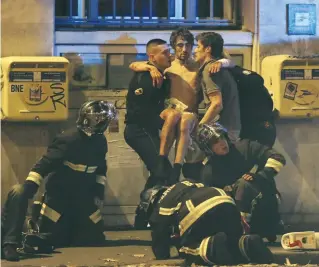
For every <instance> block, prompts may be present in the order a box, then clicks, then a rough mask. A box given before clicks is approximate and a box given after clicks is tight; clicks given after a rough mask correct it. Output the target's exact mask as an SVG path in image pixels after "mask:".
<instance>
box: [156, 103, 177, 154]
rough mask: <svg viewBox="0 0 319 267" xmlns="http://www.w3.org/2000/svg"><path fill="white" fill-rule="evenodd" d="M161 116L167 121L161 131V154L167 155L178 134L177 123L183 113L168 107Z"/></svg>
mask: <svg viewBox="0 0 319 267" xmlns="http://www.w3.org/2000/svg"><path fill="white" fill-rule="evenodd" d="M160 116H161V118H162V119H163V120H164V121H165V122H164V125H163V128H162V132H161V144H160V151H159V154H160V156H166V157H167V156H168V154H169V152H170V150H171V148H172V145H173V142H174V139H175V136H176V125H177V123H178V122H179V120H180V118H181V114H180V113H179V112H178V111H176V110H175V109H172V108H168V109H165V110H163V111H162V113H161V115H160Z"/></svg>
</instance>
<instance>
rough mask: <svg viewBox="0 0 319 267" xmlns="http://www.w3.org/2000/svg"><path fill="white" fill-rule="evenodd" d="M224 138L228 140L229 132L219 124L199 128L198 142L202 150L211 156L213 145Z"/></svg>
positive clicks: (204, 125)
mask: <svg viewBox="0 0 319 267" xmlns="http://www.w3.org/2000/svg"><path fill="white" fill-rule="evenodd" d="M222 138H226V139H227V130H226V129H225V128H224V127H223V126H222V125H221V124H219V123H218V122H214V123H213V124H212V125H209V124H202V125H200V126H199V128H198V131H197V138H196V141H197V143H198V146H199V147H200V149H201V150H203V151H204V152H205V153H208V154H211V153H212V150H211V146H212V144H215V143H217V142H218V140H220V139H222Z"/></svg>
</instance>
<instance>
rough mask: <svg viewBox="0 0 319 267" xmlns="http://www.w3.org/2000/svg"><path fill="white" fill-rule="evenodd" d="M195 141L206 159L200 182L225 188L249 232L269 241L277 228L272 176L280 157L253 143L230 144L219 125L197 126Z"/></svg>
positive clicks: (265, 147) (276, 153) (271, 149)
mask: <svg viewBox="0 0 319 267" xmlns="http://www.w3.org/2000/svg"><path fill="white" fill-rule="evenodd" d="M197 142H198V145H199V147H200V148H201V149H202V150H203V151H204V152H205V153H206V156H207V157H206V158H205V160H204V161H203V163H202V164H203V165H204V166H203V168H202V170H201V181H202V182H203V183H204V184H205V185H208V186H215V187H218V188H223V189H225V190H226V191H227V192H228V193H229V194H230V195H231V196H232V197H233V198H234V199H235V201H236V205H237V206H238V208H239V210H240V212H241V215H242V216H243V219H244V220H245V221H246V222H247V223H248V224H250V227H251V229H250V232H251V233H258V234H260V235H261V236H262V237H267V238H269V240H272V241H273V239H274V238H275V236H276V232H277V231H278V230H279V229H278V226H281V220H280V216H279V212H278V194H277V193H278V191H277V189H276V183H275V180H274V177H275V176H276V175H277V174H278V173H279V172H280V170H281V169H282V168H283V167H284V165H285V158H284V156H283V155H281V154H280V153H278V152H277V151H276V150H274V149H273V148H269V147H267V146H264V145H262V144H260V143H258V142H257V141H251V140H248V139H243V140H240V141H237V142H231V141H230V139H229V138H228V135H227V130H226V129H225V128H224V127H223V126H222V125H220V124H219V123H214V124H213V125H206V124H203V125H201V126H200V127H199V129H198V133H197Z"/></svg>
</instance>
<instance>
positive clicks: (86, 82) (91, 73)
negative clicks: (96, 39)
mask: <svg viewBox="0 0 319 267" xmlns="http://www.w3.org/2000/svg"><path fill="white" fill-rule="evenodd" d="M61 56H63V57H65V58H67V59H68V60H69V61H70V68H69V79H70V81H69V82H70V86H71V89H88V88H89V89H105V88H107V76H106V74H107V55H106V54H98V53H97V54H89V53H87V54H86V53H83V54H76V53H62V54H61Z"/></svg>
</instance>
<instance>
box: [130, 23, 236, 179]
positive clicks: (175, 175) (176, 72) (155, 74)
mask: <svg viewBox="0 0 319 267" xmlns="http://www.w3.org/2000/svg"><path fill="white" fill-rule="evenodd" d="M170 45H171V47H172V48H173V49H174V51H175V59H174V61H173V62H172V65H171V67H169V68H167V69H166V70H165V75H166V76H168V78H169V79H170V82H171V86H170V99H168V101H167V108H166V109H165V110H164V111H163V112H162V113H161V117H162V118H163V119H164V120H165V123H164V125H163V128H162V132H161V142H160V151H159V161H158V166H157V168H156V172H155V173H156V175H158V176H160V177H165V178H167V169H168V168H167V166H168V164H170V163H169V160H168V154H169V152H170V149H171V147H172V145H173V143H174V140H175V138H176V155H175V160H174V166H173V170H172V172H171V175H170V176H169V179H168V184H174V183H175V182H177V181H178V179H179V177H180V172H181V168H182V164H183V162H184V158H185V155H186V153H187V151H188V149H189V146H190V143H191V136H190V134H191V133H192V131H193V130H194V128H195V126H196V125H197V123H198V115H197V113H198V105H199V102H200V101H201V99H202V92H201V90H198V88H199V87H198V86H197V82H196V79H197V72H198V70H199V65H198V63H196V62H195V61H194V60H193V59H192V57H191V55H192V49H193V45H194V36H193V34H192V33H191V32H190V31H188V30H187V29H184V28H179V29H177V30H176V31H174V32H172V34H171V37H170ZM230 66H233V64H232V62H231V60H229V59H221V60H219V61H217V62H214V64H211V66H210V71H211V72H212V73H214V72H218V71H219V70H220V68H221V67H230ZM130 68H131V69H132V70H134V71H136V72H140V71H150V74H151V76H152V78H153V83H154V85H157V87H160V86H161V83H162V81H163V74H162V73H160V72H159V71H158V70H157V69H156V68H155V67H154V66H152V65H149V64H147V62H134V63H132V64H131V65H130ZM176 110H177V111H179V112H177V113H176V112H174V111H176ZM172 114H174V116H172ZM176 126H177V127H176ZM176 130H177V131H176Z"/></svg>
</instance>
